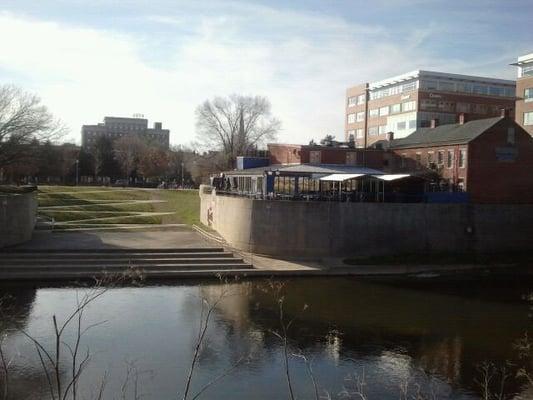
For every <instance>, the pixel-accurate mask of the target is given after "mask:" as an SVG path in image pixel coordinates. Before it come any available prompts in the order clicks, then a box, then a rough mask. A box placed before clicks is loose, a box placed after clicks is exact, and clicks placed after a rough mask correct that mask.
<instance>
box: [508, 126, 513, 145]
mask: <svg viewBox="0 0 533 400" xmlns="http://www.w3.org/2000/svg"><path fill="white" fill-rule="evenodd" d="M507 144H511V145H514V144H515V131H514V128H513V127H510V128H507Z"/></svg>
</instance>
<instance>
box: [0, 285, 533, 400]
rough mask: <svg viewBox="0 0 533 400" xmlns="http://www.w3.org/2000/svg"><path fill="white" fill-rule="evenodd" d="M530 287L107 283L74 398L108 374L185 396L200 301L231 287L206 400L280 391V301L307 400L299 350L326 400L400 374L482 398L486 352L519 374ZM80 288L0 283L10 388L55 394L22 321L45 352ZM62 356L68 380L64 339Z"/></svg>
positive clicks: (89, 318) (380, 389)
mask: <svg viewBox="0 0 533 400" xmlns="http://www.w3.org/2000/svg"><path fill="white" fill-rule="evenodd" d="M531 283H532V282H531V281H530V280H528V279H524V278H509V277H507V278H502V277H499V278H497V279H490V280H489V279H482V280H480V279H478V278H473V279H469V280H466V281H459V280H455V281H453V280H443V279H421V280H417V281H404V282H395V283H392V282H384V281H364V280H360V279H354V278H328V279H324V278H306V279H291V280H286V281H283V285H278V284H277V283H272V282H270V281H264V280H263V281H259V280H255V281H244V282H236V283H232V284H229V285H223V284H220V283H215V282H213V281H210V282H183V283H177V284H172V285H168V284H167V285H160V286H159V285H152V286H144V287H121V288H113V289H110V290H108V291H107V292H106V293H105V294H104V295H102V296H101V297H100V298H98V299H97V300H95V301H94V303H92V304H91V305H90V306H89V307H88V308H87V309H86V312H85V313H84V315H83V321H82V323H83V326H84V327H86V326H89V325H91V324H95V323H99V322H105V323H103V324H100V325H97V326H95V327H93V328H92V329H90V330H89V331H88V332H87V333H86V334H85V335H84V336H83V339H82V341H81V346H80V349H81V356H80V357H82V358H83V356H85V354H86V351H87V349H88V351H89V353H90V360H89V361H88V363H87V367H86V369H85V370H84V371H83V373H82V375H81V378H80V381H79V388H78V394H79V396H80V397H79V398H87V399H89V398H95V397H96V393H97V392H98V390H99V387H100V385H101V382H102V379H103V377H104V376H105V377H106V378H105V381H106V384H105V388H104V396H103V398H105V399H113V398H116V399H119V398H120V399H121V398H123V394H124V398H128V399H134V398H136V397H135V393H134V392H135V390H136V389H135V388H136V387H137V398H143V399H176V398H180V395H182V393H183V389H184V387H185V379H186V378H185V377H186V375H187V371H188V369H189V367H190V362H191V358H192V356H193V351H194V345H195V342H196V339H197V335H198V328H199V325H200V322H201V321H202V317H201V312H200V311H201V308H202V306H201V304H202V298H205V299H207V300H208V301H210V302H213V301H216V299H218V298H219V297H220V295H221V293H223V292H227V293H226V295H225V297H224V300H223V301H222V302H221V303H220V304H219V305H218V306H217V307H216V309H214V311H213V314H212V319H211V321H210V324H209V327H208V331H207V334H206V340H205V342H204V346H203V348H202V350H201V352H200V354H199V359H198V364H197V367H196V370H195V373H194V375H193V380H192V388H191V394H192V395H194V394H195V393H196V392H197V391H198V390H200V389H201V388H202V387H203V386H204V385H205V384H207V383H208V382H210V381H212V380H213V379H216V378H217V377H219V376H220V375H221V374H224V373H226V372H228V374H227V376H224V377H223V378H222V379H220V380H219V381H218V382H216V383H215V384H213V385H212V386H211V387H209V388H208V389H207V390H206V391H205V392H204V393H203V394H202V396H201V397H200V398H202V399H250V398H253V399H284V398H288V390H287V383H286V378H285V372H284V360H285V359H284V356H283V354H284V351H283V350H284V347H283V345H282V343H283V341H282V340H280V338H279V337H277V336H276V334H275V333H276V332H277V333H280V332H282V328H281V321H280V309H279V301H278V300H279V299H280V298H281V297H283V313H284V318H283V321H284V323H285V324H288V323H289V321H293V322H292V323H291V325H290V328H289V329H288V334H287V336H288V339H289V368H290V373H291V381H292V384H293V386H294V388H293V389H294V392H295V393H296V394H297V397H298V398H300V399H307V398H314V390H313V384H312V381H311V379H310V375H309V374H308V372H307V369H306V364H305V362H304V359H302V358H301V357H296V356H293V355H292V354H299V355H304V356H305V357H306V358H307V360H308V361H309V362H310V363H311V366H312V370H313V375H314V376H315V379H316V381H317V384H318V386H319V391H320V394H321V395H323V394H325V390H327V392H328V393H329V394H330V396H331V398H333V399H335V398H347V397H343V396H345V395H346V394H347V393H350V392H353V390H354V389H355V388H356V387H357V382H359V383H362V382H364V385H363V388H364V391H365V393H366V395H367V399H369V400H372V399H399V398H400V386H401V385H405V383H406V382H409V385H408V388H409V389H408V390H410V391H411V393H414V392H413V391H414V390H415V388H416V384H419V385H420V386H421V387H422V390H423V391H426V392H429V391H430V390H433V391H434V392H436V393H437V394H438V396H437V397H435V398H439V399H441V398H442V399H471V398H479V394H480V387H479V384H477V383H476V381H479V379H480V378H481V373H480V371H479V365H480V364H481V363H482V362H484V361H486V360H488V361H491V362H493V363H494V364H495V365H496V366H503V365H505V363H506V362H507V361H511V362H513V363H514V365H513V366H511V367H509V370H510V371H511V370H512V372H513V374H514V371H516V369H517V368H518V367H519V366H520V365H522V364H523V363H524V362H527V361H524V360H522V359H519V358H518V354H517V351H516V349H515V348H514V346H513V343H514V342H515V341H516V340H519V339H520V338H521V337H523V335H524V333H525V332H527V331H529V332H531V328H532V321H533V320H532V317H531V313H532V310H531V303H530V301H529V300H528V295H529V294H530V292H531V291H533V285H531ZM84 291H85V289H80V288H72V287H66V288H65V287H46V286H39V287H37V288H34V287H31V286H28V285H23V286H17V285H10V286H6V285H4V286H3V287H2V288H1V292H2V293H3V294H4V295H11V296H12V297H11V298H10V299H8V300H7V301H4V304H3V308H4V313H5V314H4V317H3V318H2V323H1V325H0V330H1V331H2V332H3V333H4V335H5V340H4V343H3V348H4V352H5V357H6V359H8V360H11V359H12V364H11V366H10V374H9V378H10V385H9V388H10V392H11V394H10V398H12V399H48V398H50V393H49V389H48V384H47V381H46V377H45V376H46V375H45V373H44V372H43V369H42V367H41V365H40V363H39V358H38V356H37V351H36V349H35V346H34V345H33V344H32V343H31V342H30V340H28V339H27V338H26V337H25V336H24V335H23V334H22V333H21V330H24V331H26V332H28V333H29V334H31V335H32V336H34V337H35V338H36V339H38V340H39V342H40V343H41V344H42V345H43V346H44V347H45V348H46V349H53V340H52V338H53V325H52V315H56V316H57V319H58V321H59V322H61V321H63V320H64V319H65V317H66V315H68V314H69V313H70V312H71V311H72V310H73V308H74V307H75V305H76V296H78V298H79V297H80V296H82V295H83V293H84ZM204 315H205V314H204ZM74 322H75V321H74ZM71 327H72V328H73V329H67V331H66V334H65V337H64V340H65V342H67V343H72V344H73V341H74V337H75V336H74V334H73V333H74V331H75V329H74V328H75V324H73V325H72V326H71ZM282 336H283V335H282ZM61 360H62V364H61V368H60V369H61V373H60V374H61V378H62V380H63V382H66V381H68V379H69V374H70V369H69V364H68V360H69V356H68V350H67V349H66V348H63V352H62V354H61ZM240 360H241V362H240V363H239V361H240ZM236 364H237V365H236ZM235 365H236V366H235ZM0 376H1V375H0ZM363 376H364V378H363ZM0 381H1V380H0ZM0 385H1V384H0ZM505 389H506V391H508V392H509V393H511V394H520V395H521V396H522V398H532V393H533V391H531V389H530V388H529V389H528V388H527V387H526V386H525V385H524V382H523V381H522V380H520V379H518V378H516V377H514V376H512V377H509V378H508V380H507V381H506V384H505ZM0 398H1V392H0ZM189 398H192V396H190V397H189ZM352 398H357V397H352Z"/></svg>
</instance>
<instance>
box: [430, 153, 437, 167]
mask: <svg viewBox="0 0 533 400" xmlns="http://www.w3.org/2000/svg"><path fill="white" fill-rule="evenodd" d="M434 162H435V160H434V159H433V152H432V151H428V167H431V164H433V163H434Z"/></svg>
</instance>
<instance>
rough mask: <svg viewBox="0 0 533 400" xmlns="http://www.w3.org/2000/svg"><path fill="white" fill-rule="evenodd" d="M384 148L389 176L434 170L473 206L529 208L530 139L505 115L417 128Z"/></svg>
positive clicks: (532, 180) (532, 193)
mask: <svg viewBox="0 0 533 400" xmlns="http://www.w3.org/2000/svg"><path fill="white" fill-rule="evenodd" d="M388 148H389V150H390V151H391V152H393V153H394V160H393V162H392V163H391V168H392V170H394V172H409V173H424V172H429V171H435V172H436V173H438V174H439V175H440V177H441V179H442V182H443V183H444V185H445V187H447V188H448V189H449V190H458V191H466V192H468V193H469V196H470V201H472V202H474V203H533V173H532V172H531V171H533V138H532V137H531V136H530V135H529V134H528V133H527V132H526V131H525V130H524V129H523V128H522V127H521V126H520V125H519V124H517V123H516V122H515V121H514V120H513V119H512V118H510V117H509V116H504V117H495V118H487V119H482V120H474V121H470V122H466V121H464V118H461V122H460V123H457V124H447V125H440V126H438V125H435V127H433V128H432V127H430V128H420V129H418V130H417V131H415V132H414V133H413V134H411V135H409V136H408V137H406V138H403V139H397V140H392V141H390V142H389V144H388Z"/></svg>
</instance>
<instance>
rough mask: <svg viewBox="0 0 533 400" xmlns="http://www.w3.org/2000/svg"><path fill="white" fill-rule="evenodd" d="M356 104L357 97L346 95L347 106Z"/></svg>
mask: <svg viewBox="0 0 533 400" xmlns="http://www.w3.org/2000/svg"><path fill="white" fill-rule="evenodd" d="M356 104H357V97H355V96H352V97H348V107H353V106H355V105H356Z"/></svg>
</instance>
